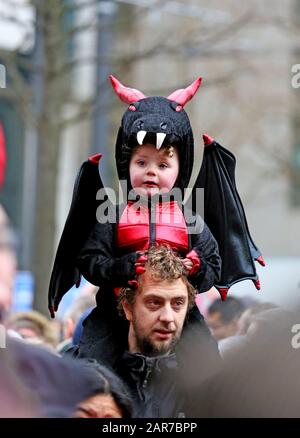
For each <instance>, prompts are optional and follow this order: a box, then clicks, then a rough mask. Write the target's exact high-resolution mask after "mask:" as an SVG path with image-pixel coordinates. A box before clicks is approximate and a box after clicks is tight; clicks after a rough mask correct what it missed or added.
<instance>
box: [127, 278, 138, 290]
mask: <svg viewBox="0 0 300 438" xmlns="http://www.w3.org/2000/svg"><path fill="white" fill-rule="evenodd" d="M128 284H129V286H130V287H132V288H133V289H137V288H138V287H139V284H138V282H137V281H136V280H129V281H128Z"/></svg>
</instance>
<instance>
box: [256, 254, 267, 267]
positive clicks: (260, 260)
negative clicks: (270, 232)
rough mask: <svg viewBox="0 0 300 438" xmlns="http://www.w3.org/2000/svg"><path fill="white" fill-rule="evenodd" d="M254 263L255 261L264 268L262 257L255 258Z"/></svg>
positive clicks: (264, 263)
mask: <svg viewBox="0 0 300 438" xmlns="http://www.w3.org/2000/svg"><path fill="white" fill-rule="evenodd" d="M256 261H257V262H258V263H259V264H260V265H261V266H266V262H265V261H264V258H263V256H259V257H257V259H256Z"/></svg>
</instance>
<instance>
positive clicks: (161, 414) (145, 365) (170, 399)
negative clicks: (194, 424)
mask: <svg viewBox="0 0 300 438" xmlns="http://www.w3.org/2000/svg"><path fill="white" fill-rule="evenodd" d="M117 371H118V374H119V375H120V376H121V377H122V378H123V380H124V381H125V382H126V383H127V385H128V387H129V389H130V391H131V395H132V397H133V400H134V407H135V409H134V411H135V415H136V417H137V418H179V417H185V416H186V412H185V398H186V395H185V394H183V393H182V388H180V386H179V385H178V363H177V359H176V355H175V354H174V353H173V354H171V355H169V356H162V357H146V356H143V355H142V354H138V353H135V354H133V353H129V352H127V351H126V352H125V353H124V354H123V356H122V357H121V359H120V360H119V362H118V364H117Z"/></svg>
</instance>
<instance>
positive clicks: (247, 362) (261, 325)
mask: <svg viewBox="0 0 300 438" xmlns="http://www.w3.org/2000/svg"><path fill="white" fill-rule="evenodd" d="M253 318H254V319H255V320H256V321H255V331H253V332H252V333H249V334H248V333H247V336H246V337H245V342H244V343H241V344H240V348H238V349H235V350H233V351H232V353H231V354H230V355H228V356H227V358H226V360H225V361H224V366H223V369H222V372H221V373H220V374H219V375H218V376H215V378H214V381H213V382H212V384H211V386H210V393H209V395H208V397H207V399H206V402H205V404H204V405H203V411H202V413H201V415H203V416H204V417H214V418H215V417H217V418H220V417H227V418H233V417H235V418H245V417H248V418H249V417H251V418H286V417H299V405H300V379H299V369H300V354H299V349H297V348H295V345H293V342H292V339H293V336H295V331H294V332H292V328H293V326H294V325H295V324H297V323H298V322H299V314H297V313H292V312H289V311H286V310H283V309H280V308H274V309H269V310H265V311H262V312H260V313H257V314H256V315H254V316H253Z"/></svg>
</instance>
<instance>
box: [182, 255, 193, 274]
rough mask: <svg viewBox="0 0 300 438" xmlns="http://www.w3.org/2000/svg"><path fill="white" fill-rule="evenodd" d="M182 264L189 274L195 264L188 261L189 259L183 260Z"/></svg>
mask: <svg viewBox="0 0 300 438" xmlns="http://www.w3.org/2000/svg"><path fill="white" fill-rule="evenodd" d="M182 263H183V264H184V267H185V268H186V269H187V271H188V272H189V271H190V270H191V269H192V267H193V262H192V260H191V259H187V258H185V259H183V260H182Z"/></svg>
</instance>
